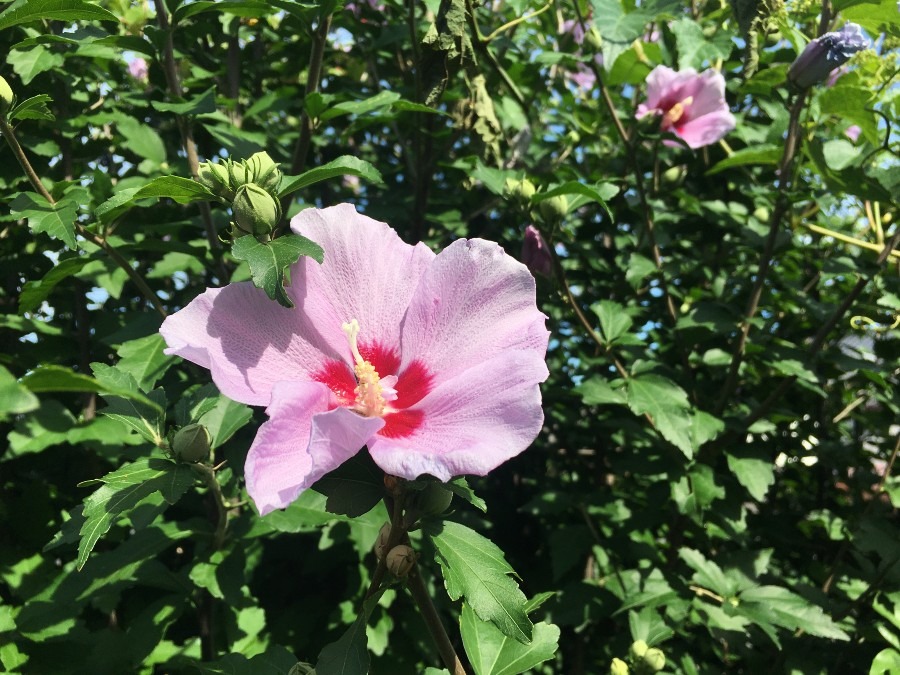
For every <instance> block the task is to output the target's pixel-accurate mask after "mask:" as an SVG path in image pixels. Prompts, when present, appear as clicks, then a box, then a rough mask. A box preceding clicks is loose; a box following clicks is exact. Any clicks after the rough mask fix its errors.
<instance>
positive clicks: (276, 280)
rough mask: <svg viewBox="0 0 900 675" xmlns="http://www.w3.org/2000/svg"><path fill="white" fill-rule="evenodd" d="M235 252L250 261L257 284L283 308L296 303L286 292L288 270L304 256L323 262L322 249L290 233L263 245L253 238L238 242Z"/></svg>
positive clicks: (235, 243) (247, 236) (248, 236)
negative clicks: (286, 272)
mask: <svg viewBox="0 0 900 675" xmlns="http://www.w3.org/2000/svg"><path fill="white" fill-rule="evenodd" d="M231 252H232V253H233V254H234V257H235V258H237V259H238V260H246V261H247V264H249V265H250V274H251V275H252V277H253V285H254V286H256V287H257V288H261V289H262V290H264V291H265V292H266V295H268V296H269V298H271V299H272V300H277V301H278V304H280V305H282V306H283V307H293V306H294V303H293V301H292V300H291V299H290V297H289V296H288V294H287V292H286V291H285V289H284V286H285V281H286V279H285V271H286V270H287V268H288V267H290V266H291V265H293V264H294V263H295V262H297V260H299V259H300V256H304V255H305V256H309V257H310V258H312V259H313V260H315V261H316V262H319V263H321V262H322V260H323V256H324V252H323V251H322V247H321V246H319V245H318V244H316V243H314V242H312V241H310V240H309V239H307V238H306V237H302V236H300V235H299V234H288V235H285V236H283V237H278V238H277V239H273V240H272V241H270V242H267V243H262V242H260V241H257V240H256V239H255V238H254V237H253V236H252V235H249V234H248V235H246V236H243V237H240V238H238V239H235V241H234V244H233V246H232V249H231Z"/></svg>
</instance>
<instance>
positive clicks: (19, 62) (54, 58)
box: [6, 45, 65, 84]
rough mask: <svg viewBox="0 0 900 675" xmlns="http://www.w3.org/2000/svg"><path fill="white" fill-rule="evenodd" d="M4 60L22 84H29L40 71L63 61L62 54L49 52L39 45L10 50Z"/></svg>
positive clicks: (57, 65)
mask: <svg viewBox="0 0 900 675" xmlns="http://www.w3.org/2000/svg"><path fill="white" fill-rule="evenodd" d="M6 61H7V63H9V65H11V66H12V69H13V70H14V71H15V72H16V74H17V75H18V76H19V78H20V79H21V80H22V84H29V83H30V82H31V81H32V80H33V79H34V78H35V77H37V76H38V75H40V74H41V73H44V72H46V71H48V70H53V69H54V68H59V67H60V66H62V65H63V63H65V59H64V58H63V56H62V54H56V53H54V52H51V51H50V50H49V49H47V48H46V47H43V46H41V45H37V46H36V47H32V48H31V49H29V50H27V51H20V50H12V51H10V52H9V53H8V54H7V55H6Z"/></svg>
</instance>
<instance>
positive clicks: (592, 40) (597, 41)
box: [584, 26, 603, 50]
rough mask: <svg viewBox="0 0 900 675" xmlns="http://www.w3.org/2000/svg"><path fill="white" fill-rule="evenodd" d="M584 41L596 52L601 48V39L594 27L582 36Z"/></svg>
mask: <svg viewBox="0 0 900 675" xmlns="http://www.w3.org/2000/svg"><path fill="white" fill-rule="evenodd" d="M584 41H585V43H587V44H588V45H590V46H591V47H593V48H594V49H597V50H599V49H600V48H601V47H603V37H602V36H601V35H600V31H599V30H597V27H596V26H591V29H590V30H589V31H588V32H587V33H585V34H584Z"/></svg>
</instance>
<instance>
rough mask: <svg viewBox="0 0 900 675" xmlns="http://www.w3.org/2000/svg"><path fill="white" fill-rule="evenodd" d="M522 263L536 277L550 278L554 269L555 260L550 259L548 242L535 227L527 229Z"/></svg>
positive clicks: (523, 243)
mask: <svg viewBox="0 0 900 675" xmlns="http://www.w3.org/2000/svg"><path fill="white" fill-rule="evenodd" d="M522 262H523V263H525V266H526V267H527V268H528V269H529V270H531V273H532V274H534V275H538V274H541V275H543V276H545V277H549V276H550V271H551V270H552V269H553V259H552V258H551V257H550V249H549V248H548V247H547V242H546V241H544V237H542V236H541V232H540V230H538V229H537V228H536V227H535V226H534V225H529V226H528V227H526V228H525V240H524V241H523V242H522Z"/></svg>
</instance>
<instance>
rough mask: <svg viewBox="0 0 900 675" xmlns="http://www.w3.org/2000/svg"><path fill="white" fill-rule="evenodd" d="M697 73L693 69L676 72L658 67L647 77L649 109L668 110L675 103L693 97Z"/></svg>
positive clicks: (647, 105)
mask: <svg viewBox="0 0 900 675" xmlns="http://www.w3.org/2000/svg"><path fill="white" fill-rule="evenodd" d="M696 79H697V71H696V70H694V69H693V68H687V69H685V70H680V71H674V70H672V69H671V68H669V67H668V66H656V68H654V69H653V70H652V71H650V74H649V75H647V80H646V83H647V102H646V107H647V108H648V109H654V108H656V109H667V108H668V107H670V106H671V105H672V104H674V103H678V102H679V101H681V100H683V99H685V98H687V97H688V96H693V94H694V89H695V87H696V84H695V81H696Z"/></svg>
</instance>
